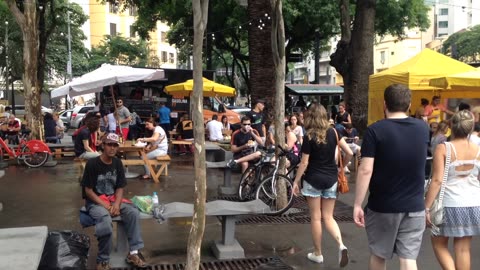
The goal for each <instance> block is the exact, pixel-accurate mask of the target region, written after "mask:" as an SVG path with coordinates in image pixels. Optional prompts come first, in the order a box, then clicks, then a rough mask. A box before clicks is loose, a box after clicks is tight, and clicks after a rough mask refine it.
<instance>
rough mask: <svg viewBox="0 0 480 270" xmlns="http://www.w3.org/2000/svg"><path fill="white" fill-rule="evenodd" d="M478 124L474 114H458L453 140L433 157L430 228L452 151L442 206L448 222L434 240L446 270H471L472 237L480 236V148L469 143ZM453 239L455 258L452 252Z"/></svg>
mask: <svg viewBox="0 0 480 270" xmlns="http://www.w3.org/2000/svg"><path fill="white" fill-rule="evenodd" d="M474 124H475V122H474V117H473V115H472V113H471V112H469V111H466V110H463V111H459V112H457V113H455V114H454V115H453V116H452V118H451V130H452V139H451V140H450V142H449V143H446V144H439V145H438V146H437V148H436V150H435V153H434V156H433V175H432V182H431V184H430V187H429V189H428V192H427V195H426V197H425V211H426V216H425V217H426V220H427V226H432V223H431V216H430V207H431V206H432V204H433V201H434V199H435V198H436V197H437V194H438V192H439V191H440V188H441V185H442V181H443V175H444V170H445V162H446V158H447V154H446V152H447V151H446V150H447V147H449V148H450V150H451V151H450V166H449V168H448V176H447V180H446V183H445V193H444V195H443V203H442V204H443V219H444V220H443V223H442V224H441V225H439V226H435V227H437V228H435V229H436V230H432V232H433V233H434V235H432V238H431V239H432V247H433V251H434V252H435V256H436V257H437V260H438V262H439V263H440V266H441V267H442V269H470V244H471V240H472V236H475V235H480V201H479V200H478V198H480V182H479V171H480V147H479V146H478V145H476V144H474V143H472V142H470V141H469V137H470V134H471V133H472V131H473V127H474ZM447 144H448V145H447ZM450 237H452V238H453V252H454V254H455V256H452V254H450V251H449V249H448V240H449V238H450Z"/></svg>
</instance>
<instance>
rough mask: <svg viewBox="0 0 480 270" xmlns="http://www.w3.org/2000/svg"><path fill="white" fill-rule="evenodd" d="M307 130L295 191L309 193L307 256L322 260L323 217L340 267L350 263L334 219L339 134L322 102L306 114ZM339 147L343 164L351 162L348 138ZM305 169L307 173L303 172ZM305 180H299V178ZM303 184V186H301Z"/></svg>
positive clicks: (297, 193) (321, 261)
mask: <svg viewBox="0 0 480 270" xmlns="http://www.w3.org/2000/svg"><path fill="white" fill-rule="evenodd" d="M304 123H305V129H306V130H307V132H306V134H305V136H304V138H303V144H302V159H301V162H300V165H299V167H298V171H297V174H296V176H295V181H294V183H293V192H294V194H295V195H296V196H298V195H299V194H302V195H303V196H305V197H306V199H307V202H308V208H309V209H310V217H311V228H312V237H313V244H314V247H315V250H314V252H312V253H308V255H307V258H308V259H309V260H311V261H314V262H317V263H323V255H322V218H323V221H324V222H325V228H326V229H327V231H328V233H330V235H331V236H332V237H333V239H335V241H336V242H337V244H338V252H339V253H338V254H339V258H338V260H339V261H338V263H339V265H340V267H345V266H346V265H347V264H348V253H347V248H346V247H345V245H344V244H343V241H342V234H341V232H340V228H339V227H338V224H337V222H336V221H335V219H333V208H334V207H335V201H336V198H337V194H338V191H337V183H338V167H337V163H336V159H335V157H336V152H335V150H336V149H337V135H336V131H335V129H334V128H331V127H330V124H329V123H328V118H327V111H326V110H325V108H324V107H323V106H322V105H320V104H317V103H315V104H312V105H310V107H309V108H308V110H307V113H306V114H305V122H304ZM339 145H340V148H341V149H342V150H343V152H344V156H343V164H348V162H349V161H350V159H351V158H352V156H353V153H352V150H351V149H350V147H348V144H347V143H346V142H345V139H343V138H342V139H340V141H339ZM304 173H305V175H303V174H304ZM302 176H303V181H302V183H300V180H302ZM300 186H302V188H301V190H300Z"/></svg>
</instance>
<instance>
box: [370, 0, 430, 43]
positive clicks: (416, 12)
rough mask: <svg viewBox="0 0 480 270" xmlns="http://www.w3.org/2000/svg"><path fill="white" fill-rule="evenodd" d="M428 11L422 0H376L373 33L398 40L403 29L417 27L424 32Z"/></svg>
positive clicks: (427, 22)
mask: <svg viewBox="0 0 480 270" xmlns="http://www.w3.org/2000/svg"><path fill="white" fill-rule="evenodd" d="M429 9H430V7H429V6H427V5H426V4H425V1H424V0H408V1H403V0H402V1H398V0H377V9H376V14H377V15H376V17H375V31H376V32H377V34H378V35H381V36H383V35H386V34H390V35H392V36H397V37H400V38H402V37H403V36H404V35H405V29H412V28H415V27H419V28H420V30H421V31H425V30H426V29H427V28H428V26H429V24H430V22H429V20H428V17H427V13H428V10H429Z"/></svg>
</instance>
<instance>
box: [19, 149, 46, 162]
mask: <svg viewBox="0 0 480 270" xmlns="http://www.w3.org/2000/svg"><path fill="white" fill-rule="evenodd" d="M21 157H22V159H23V162H25V164H27V166H28V167H31V168H38V167H40V166H42V165H43V164H45V162H47V159H48V153H45V152H33V151H32V149H30V148H29V147H28V145H25V146H24V147H23V148H22V153H21Z"/></svg>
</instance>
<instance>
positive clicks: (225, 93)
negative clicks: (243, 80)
mask: <svg viewBox="0 0 480 270" xmlns="http://www.w3.org/2000/svg"><path fill="white" fill-rule="evenodd" d="M164 92H165V93H167V94H169V95H172V96H177V97H178V96H184V97H188V96H190V95H191V94H192V93H193V80H187V81H186V82H183V83H177V84H172V85H167V86H165V90H164ZM203 96H205V97H213V96H222V97H233V96H235V88H232V87H229V86H226V85H223V84H219V83H216V82H213V81H210V80H208V79H205V78H203Z"/></svg>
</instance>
